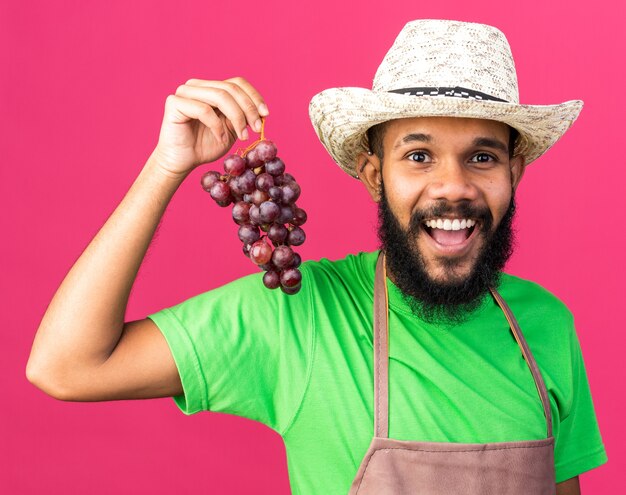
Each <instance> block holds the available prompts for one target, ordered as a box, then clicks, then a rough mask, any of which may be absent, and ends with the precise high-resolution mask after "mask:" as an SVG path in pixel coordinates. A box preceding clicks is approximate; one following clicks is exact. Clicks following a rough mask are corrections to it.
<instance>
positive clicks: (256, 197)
mask: <svg viewBox="0 0 626 495" xmlns="http://www.w3.org/2000/svg"><path fill="white" fill-rule="evenodd" d="M250 199H251V200H252V202H253V203H254V204H255V205H257V206H261V204H262V203H264V202H265V201H267V200H268V199H270V196H269V194H267V193H266V192H263V191H259V190H258V189H255V190H254V192H253V193H252V194H251V195H250Z"/></svg>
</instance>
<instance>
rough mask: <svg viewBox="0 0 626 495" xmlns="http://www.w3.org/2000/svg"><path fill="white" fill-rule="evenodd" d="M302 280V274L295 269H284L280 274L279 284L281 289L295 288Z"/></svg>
mask: <svg viewBox="0 0 626 495" xmlns="http://www.w3.org/2000/svg"><path fill="white" fill-rule="evenodd" d="M301 280H302V273H300V270H298V269H297V268H286V269H284V270H283V271H282V272H281V273H280V284H281V285H282V286H283V287H295V286H296V285H298V284H299V283H300V281H301Z"/></svg>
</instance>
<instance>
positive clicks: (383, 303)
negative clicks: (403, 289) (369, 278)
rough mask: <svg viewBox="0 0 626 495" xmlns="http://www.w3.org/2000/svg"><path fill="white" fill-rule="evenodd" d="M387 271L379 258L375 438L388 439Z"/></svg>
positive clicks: (375, 329) (375, 360)
mask: <svg viewBox="0 0 626 495" xmlns="http://www.w3.org/2000/svg"><path fill="white" fill-rule="evenodd" d="M386 282H387V269H386V267H385V256H384V255H383V254H382V252H381V254H380V255H379V256H378V262H377V263H376V276H375V280H374V436H376V437H379V438H387V437H388V434H389V431H388V428H389V417H388V415H389V390H388V387H389V369H388V360H389V345H388V342H387V339H388V335H389V332H388V326H387V315H388V314H389V308H388V306H387V299H388V298H387V283H386Z"/></svg>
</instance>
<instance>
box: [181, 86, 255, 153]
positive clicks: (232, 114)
mask: <svg viewBox="0 0 626 495" xmlns="http://www.w3.org/2000/svg"><path fill="white" fill-rule="evenodd" d="M176 95H177V96H182V97H183V98H188V99H192V100H197V101H201V102H203V103H207V104H209V105H211V106H213V107H215V108H217V109H219V110H220V111H221V112H222V113H223V114H224V115H225V116H226V118H227V119H228V120H230V121H231V122H232V123H233V127H234V128H235V130H236V131H237V136H238V137H239V139H241V140H243V141H245V140H246V139H248V130H247V129H246V126H247V119H246V115H245V113H244V111H243V109H242V108H241V107H240V106H239V104H238V103H237V100H235V98H234V97H233V96H232V95H231V94H230V93H229V92H228V91H227V90H225V89H221V88H217V87H214V86H188V85H186V84H183V85H182V86H179V87H178V89H177V90H176ZM253 122H254V121H253Z"/></svg>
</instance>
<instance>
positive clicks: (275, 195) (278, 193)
mask: <svg viewBox="0 0 626 495" xmlns="http://www.w3.org/2000/svg"><path fill="white" fill-rule="evenodd" d="M267 193H268V194H269V195H270V198H272V199H273V200H274V201H275V202H276V203H280V202H281V201H282V200H283V190H282V189H281V188H280V187H278V186H273V187H270V188H269V191H267Z"/></svg>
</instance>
